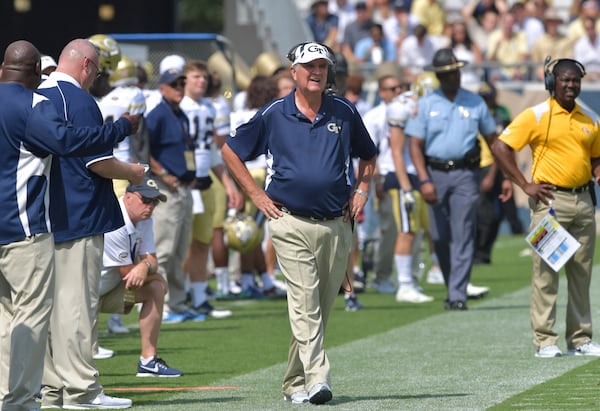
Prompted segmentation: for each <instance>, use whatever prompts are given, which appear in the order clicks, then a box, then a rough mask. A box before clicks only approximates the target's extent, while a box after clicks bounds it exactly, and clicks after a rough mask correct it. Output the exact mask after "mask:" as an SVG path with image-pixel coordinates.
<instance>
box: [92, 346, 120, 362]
mask: <svg viewBox="0 0 600 411" xmlns="http://www.w3.org/2000/svg"><path fill="white" fill-rule="evenodd" d="M114 356H115V352H114V351H113V350H109V349H108V348H102V347H100V346H98V352H97V353H94V355H93V356H92V358H94V360H106V359H107V358H112V357H114Z"/></svg>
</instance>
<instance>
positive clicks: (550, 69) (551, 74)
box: [544, 56, 586, 95]
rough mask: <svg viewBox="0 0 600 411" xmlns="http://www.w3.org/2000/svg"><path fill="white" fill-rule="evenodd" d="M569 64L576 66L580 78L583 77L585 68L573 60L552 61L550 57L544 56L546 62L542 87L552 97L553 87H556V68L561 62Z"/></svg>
mask: <svg viewBox="0 0 600 411" xmlns="http://www.w3.org/2000/svg"><path fill="white" fill-rule="evenodd" d="M567 61H568V62H571V63H573V64H575V66H577V68H578V69H579V74H581V78H583V77H585V74H586V73H585V67H583V64H581V63H580V62H578V61H577V60H573V59H556V60H552V57H550V56H546V61H544V87H545V88H546V90H548V91H549V92H550V94H551V95H552V94H553V93H554V87H555V86H556V73H555V70H556V66H557V65H558V64H559V63H563V62H567Z"/></svg>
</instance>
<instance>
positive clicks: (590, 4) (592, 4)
mask: <svg viewBox="0 0 600 411" xmlns="http://www.w3.org/2000/svg"><path fill="white" fill-rule="evenodd" d="M574 3H576V1H575V2H574ZM599 17H600V5H599V4H598V2H597V1H596V0H584V1H582V2H581V4H580V6H579V13H578V16H577V18H575V19H574V20H573V21H571V22H570V23H569V25H568V27H567V37H568V38H569V39H572V40H573V41H577V40H578V39H580V38H581V37H583V36H585V34H586V33H585V29H584V27H583V20H584V19H586V18H592V19H594V21H595V22H596V32H597V33H600V19H599Z"/></svg>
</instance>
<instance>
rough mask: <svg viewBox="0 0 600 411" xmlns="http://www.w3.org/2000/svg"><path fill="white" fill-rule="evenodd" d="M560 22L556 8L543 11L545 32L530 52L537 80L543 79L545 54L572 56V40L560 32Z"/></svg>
mask: <svg viewBox="0 0 600 411" xmlns="http://www.w3.org/2000/svg"><path fill="white" fill-rule="evenodd" d="M561 24H563V19H562V18H561V17H560V16H559V15H558V13H557V12H556V9H554V8H548V9H547V10H546V12H545V13H544V28H545V30H546V32H545V33H544V34H543V35H542V37H540V38H539V39H538V40H537V41H536V42H535V44H534V45H533V50H532V52H531V61H532V62H533V63H537V66H536V68H535V73H536V75H535V77H536V79H537V80H543V79H544V60H545V59H546V56H555V57H562V58H571V57H573V41H572V40H571V39H568V38H566V37H565V36H563V35H562V34H561V33H560V31H559V27H560V25H561Z"/></svg>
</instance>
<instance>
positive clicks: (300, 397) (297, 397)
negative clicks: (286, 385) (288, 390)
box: [283, 391, 308, 404]
mask: <svg viewBox="0 0 600 411" xmlns="http://www.w3.org/2000/svg"><path fill="white" fill-rule="evenodd" d="M283 400H284V401H289V402H291V403H292V404H302V403H305V402H308V393H307V392H306V391H296V392H295V393H293V394H292V395H289V396H288V395H284V396H283Z"/></svg>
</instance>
